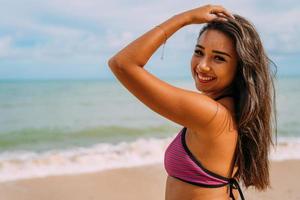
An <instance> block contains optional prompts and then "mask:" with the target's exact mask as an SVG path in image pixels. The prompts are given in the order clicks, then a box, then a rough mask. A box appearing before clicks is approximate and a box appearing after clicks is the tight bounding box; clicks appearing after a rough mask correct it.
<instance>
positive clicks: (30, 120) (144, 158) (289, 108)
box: [0, 76, 300, 181]
mask: <svg viewBox="0 0 300 200" xmlns="http://www.w3.org/2000/svg"><path fill="white" fill-rule="evenodd" d="M164 81H166V82H168V83H170V84H172V85H174V86H177V87H181V88H184V89H188V90H193V91H196V89H195V87H194V83H193V81H192V80H191V79H180V80H164ZM275 83H276V92H277V102H276V105H277V106H276V107H277V113H278V142H279V143H278V145H277V148H276V151H275V150H274V151H273V153H272V154H271V159H273V160H283V159H295V158H296V159H299V158H300V121H299V119H300V108H299V105H298V103H299V98H300V88H299V85H300V77H297V76H286V77H280V78H278V79H277V80H276V82H275ZM181 128H182V127H181V126H180V125H178V124H176V123H174V122H172V121H170V120H168V119H166V118H164V117H162V116H160V115H158V114H157V113H155V112H154V111H152V110H151V109H149V108H148V107H146V106H145V105H144V104H143V103H142V102H140V101H139V100H138V99H137V98H136V97H135V96H133V95H132V94H131V93H130V92H129V91H128V90H126V88H125V87H124V86H122V85H121V84H120V83H119V82H118V81H117V80H48V81H46V80H43V81H37V80H34V81H29V80H26V81H24V80H16V81H0V181H8V180H16V179H21V178H30V177H37V176H39V177H40V176H48V175H53V174H66V173H80V172H91V171H99V170H104V169H111V168H116V167H126V166H134V165H144V164H150V163H161V162H163V153H164V150H165V148H166V147H167V145H168V144H169V142H170V141H171V139H172V138H173V137H174V135H175V134H177V133H178V132H179V131H180V130H181Z"/></svg>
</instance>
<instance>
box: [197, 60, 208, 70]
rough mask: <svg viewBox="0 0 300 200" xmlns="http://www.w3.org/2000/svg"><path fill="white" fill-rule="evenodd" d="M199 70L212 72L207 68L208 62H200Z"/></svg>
mask: <svg viewBox="0 0 300 200" xmlns="http://www.w3.org/2000/svg"><path fill="white" fill-rule="evenodd" d="M197 70H198V71H205V72H207V71H209V70H210V67H208V66H207V63H206V62H203V61H202V62H199V63H198V65H197Z"/></svg>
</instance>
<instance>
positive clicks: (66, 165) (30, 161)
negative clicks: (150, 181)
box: [0, 136, 300, 182]
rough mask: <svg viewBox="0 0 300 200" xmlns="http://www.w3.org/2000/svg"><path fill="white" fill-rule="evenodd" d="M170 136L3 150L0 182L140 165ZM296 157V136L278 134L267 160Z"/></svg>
mask: <svg viewBox="0 0 300 200" xmlns="http://www.w3.org/2000/svg"><path fill="white" fill-rule="evenodd" d="M172 138H174V136H173V137H169V138H164V139H155V138H152V139H137V140H136V141H133V142H130V143H126V142H121V143H118V144H115V145H112V144H108V143H102V144H98V145H95V146H92V147H90V148H76V149H73V150H64V151H62V150H60V151H55V150H53V151H48V152H45V153H41V154H37V153H34V152H14V153H12V152H7V153H2V154H0V182H4V181H11V180H18V179H26V178H33V177H45V176H50V175H62V174H78V173H85V172H95V171H102V170H106V169H113V168H120V167H131V166H140V165H146V164H154V163H161V164H162V162H163V156H164V151H165V149H166V148H167V145H168V144H169V143H170V142H171V140H172ZM285 159H300V139H299V138H292V139H290V138H280V140H279V144H278V145H277V148H276V149H272V151H271V160H285Z"/></svg>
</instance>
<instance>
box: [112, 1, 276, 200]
mask: <svg viewBox="0 0 300 200" xmlns="http://www.w3.org/2000/svg"><path fill="white" fill-rule="evenodd" d="M201 23H207V24H206V26H204V27H203V29H202V30H201V31H200V34H199V37H198V40H197V44H196V47H195V51H194V54H193V56H192V59H191V72H192V76H193V78H194V80H195V85H196V88H197V89H198V90H199V91H201V93H198V92H194V91H189V90H185V89H181V88H178V87H174V86H172V85H170V84H168V83H166V82H164V81H162V80H160V79H158V78H156V77H155V76H153V75H152V74H151V73H149V72H148V71H146V70H145V69H144V68H143V67H144V66H145V65H146V63H147V61H148V60H149V58H150V57H151V56H152V55H153V53H154V52H155V51H156V50H157V49H158V48H159V47H160V46H161V45H162V44H163V43H165V42H166V40H167V39H168V38H169V37H170V36H171V35H172V34H174V33H175V32H176V31H178V30H179V29H180V28H182V27H184V26H186V25H190V24H201ZM108 63H109V66H110V69H111V70H112V72H113V73H114V75H115V76H116V77H117V79H118V80H119V81H120V82H121V83H122V84H123V85H124V86H125V87H126V88H127V89H128V90H129V91H130V92H131V93H132V94H134V95H135V96H136V97H137V98H138V99H139V100H140V101H142V102H143V103H144V104H145V105H147V106H148V107H149V108H151V109H152V110H154V111H155V112H157V113H158V114H160V115H162V116H164V117H165V118H167V119H170V120H172V121H173V122H175V123H178V124H180V125H182V126H183V129H182V130H181V131H180V132H179V133H178V135H177V136H176V137H175V139H174V140H173V141H172V142H171V144H170V145H169V146H168V148H167V150H166V152H165V159H164V164H165V169H166V171H167V173H168V177H167V181H166V194H165V195H166V196H165V197H166V199H167V200H184V199H197V200H206V199H209V200H211V199H216V200H217V199H222V200H223V199H230V198H231V199H237V197H238V195H240V196H241V198H242V199H244V197H243V194H242V191H241V189H240V187H239V184H238V182H237V181H238V180H240V181H242V182H243V183H244V185H245V186H246V187H249V186H254V187H255V188H257V189H259V190H265V189H266V188H267V187H269V186H270V182H269V165H268V153H269V149H270V146H271V144H272V145H273V141H272V134H271V133H272V128H273V127H272V124H271V118H272V113H275V112H272V110H273V109H274V108H275V106H274V105H275V104H274V100H275V91H274V85H273V80H272V76H271V71H270V69H269V66H270V60H269V59H268V57H267V56H266V54H265V52H264V49H263V46H262V43H261V41H260V38H259V36H258V34H257V32H256V31H255V29H254V27H253V26H252V25H251V24H250V23H249V22H248V21H247V20H246V19H244V18H243V17H241V16H238V15H232V14H231V13H230V12H228V11H227V10H226V9H225V8H223V7H222V6H213V5H207V6H203V7H199V8H195V9H192V10H188V11H185V12H182V13H180V14H177V15H174V16H173V17H171V18H169V19H168V20H167V21H165V22H163V23H161V24H160V25H159V26H156V27H155V28H153V29H151V30H150V31H148V32H147V33H145V34H144V35H142V36H141V37H139V38H138V39H136V40H135V41H133V42H132V43H130V44H129V45H128V46H126V47H125V48H124V49H122V50H121V51H120V52H118V53H117V54H116V55H115V56H113V57H112V58H111V59H110V60H109V62H108ZM273 111H275V109H274V110H273ZM274 116H275V122H276V113H275V115H274ZM236 189H238V190H236Z"/></svg>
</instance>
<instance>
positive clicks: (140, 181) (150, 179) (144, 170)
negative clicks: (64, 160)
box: [0, 160, 300, 200]
mask: <svg viewBox="0 0 300 200" xmlns="http://www.w3.org/2000/svg"><path fill="white" fill-rule="evenodd" d="M299 171H300V160H286V161H272V162H271V171H270V172H271V183H272V189H269V190H268V191H266V192H257V191H255V190H253V189H247V190H245V189H244V188H243V192H244V195H245V197H246V199H247V200H251V199H253V200H254V199H272V200H277V199H278V200H279V199H280V200H286V199H288V200H296V199H300V183H299V181H298V180H300V173H299ZM165 180H166V172H165V170H164V167H163V164H162V163H159V164H153V165H146V166H140V167H132V168H121V169H113V170H106V171H100V172H97V173H85V174H75V175H62V176H50V177H44V178H32V179H27V180H18V181H10V182H4V183H0V199H1V200H68V199H72V200H79V199H80V200H92V199H95V200H96V199H97V200H120V199H122V200H164V195H165Z"/></svg>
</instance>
